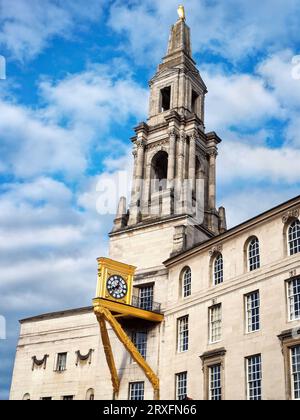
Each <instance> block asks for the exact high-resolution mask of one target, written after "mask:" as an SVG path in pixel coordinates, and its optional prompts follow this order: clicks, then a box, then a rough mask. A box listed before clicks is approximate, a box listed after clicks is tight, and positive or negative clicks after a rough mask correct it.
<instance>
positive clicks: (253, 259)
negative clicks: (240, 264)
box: [249, 238, 260, 271]
mask: <svg viewBox="0 0 300 420" xmlns="http://www.w3.org/2000/svg"><path fill="white" fill-rule="evenodd" d="M257 268H260V255H259V241H258V239H257V238H254V239H252V241H251V242H250V244H249V270H250V271H253V270H256V269H257Z"/></svg>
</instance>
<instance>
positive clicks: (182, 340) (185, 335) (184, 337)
mask: <svg viewBox="0 0 300 420" xmlns="http://www.w3.org/2000/svg"><path fill="white" fill-rule="evenodd" d="M184 322H185V329H183V330H181V323H184ZM176 347H177V353H185V352H187V351H188V350H189V315H184V316H181V317H179V318H177V346H176ZM185 347H186V348H185Z"/></svg>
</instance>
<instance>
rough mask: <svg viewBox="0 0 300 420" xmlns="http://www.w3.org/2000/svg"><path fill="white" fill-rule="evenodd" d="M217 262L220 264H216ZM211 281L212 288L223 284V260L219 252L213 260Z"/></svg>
mask: <svg viewBox="0 0 300 420" xmlns="http://www.w3.org/2000/svg"><path fill="white" fill-rule="evenodd" d="M219 260H221V263H219V262H218V261H219ZM220 279H221V280H220ZM212 281H213V286H220V285H221V284H223V283H224V258H223V254H222V253H221V252H220V253H218V254H217V255H215V256H214V258H213V264H212Z"/></svg>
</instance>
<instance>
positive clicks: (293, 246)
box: [288, 220, 300, 255]
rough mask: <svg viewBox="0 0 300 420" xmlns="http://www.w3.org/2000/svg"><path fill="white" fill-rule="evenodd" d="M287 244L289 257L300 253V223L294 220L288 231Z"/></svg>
mask: <svg viewBox="0 0 300 420" xmlns="http://www.w3.org/2000/svg"><path fill="white" fill-rule="evenodd" d="M288 242H289V250H290V255H294V254H297V253H298V252H300V222H299V220H295V221H294V222H293V223H292V224H291V226H290V227H289V231H288Z"/></svg>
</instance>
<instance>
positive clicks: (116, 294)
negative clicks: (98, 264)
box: [106, 274, 127, 299]
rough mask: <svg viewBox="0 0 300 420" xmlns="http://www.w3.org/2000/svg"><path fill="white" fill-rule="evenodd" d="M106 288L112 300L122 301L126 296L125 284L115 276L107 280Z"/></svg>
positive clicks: (121, 278) (119, 277)
mask: <svg viewBox="0 0 300 420" xmlns="http://www.w3.org/2000/svg"><path fill="white" fill-rule="evenodd" d="M106 288H107V290H108V293H109V294H110V295H111V296H112V297H113V298H114V299H123V298H124V297H125V296H126V295H127V283H126V281H125V280H124V279H123V277H121V276H119V275H117V274H114V275H113V276H110V277H109V278H108V279H107V283H106Z"/></svg>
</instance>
